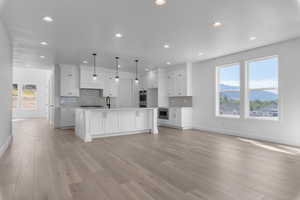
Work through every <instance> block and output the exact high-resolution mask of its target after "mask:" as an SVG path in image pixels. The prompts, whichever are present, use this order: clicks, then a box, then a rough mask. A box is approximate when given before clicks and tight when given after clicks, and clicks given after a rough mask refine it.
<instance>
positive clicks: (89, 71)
mask: <svg viewBox="0 0 300 200" xmlns="http://www.w3.org/2000/svg"><path fill="white" fill-rule="evenodd" d="M93 74H94V69H93V68H92V67H88V66H81V67H80V88H85V89H104V82H105V80H104V79H105V75H106V74H105V73H104V72H103V71H102V72H101V70H99V68H97V67H96V74H97V79H96V80H94V79H93Z"/></svg>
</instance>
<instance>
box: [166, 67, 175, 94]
mask: <svg viewBox="0 0 300 200" xmlns="http://www.w3.org/2000/svg"><path fill="white" fill-rule="evenodd" d="M174 78H175V77H174V72H169V73H168V75H167V79H168V80H167V84H168V89H167V91H168V96H169V97H172V96H175V95H174V93H175V81H174Z"/></svg>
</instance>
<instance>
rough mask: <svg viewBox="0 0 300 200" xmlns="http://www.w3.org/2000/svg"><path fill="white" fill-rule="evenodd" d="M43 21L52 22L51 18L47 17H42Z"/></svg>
mask: <svg viewBox="0 0 300 200" xmlns="http://www.w3.org/2000/svg"><path fill="white" fill-rule="evenodd" d="M43 20H44V21H45V22H53V19H52V17H49V16H45V17H43Z"/></svg>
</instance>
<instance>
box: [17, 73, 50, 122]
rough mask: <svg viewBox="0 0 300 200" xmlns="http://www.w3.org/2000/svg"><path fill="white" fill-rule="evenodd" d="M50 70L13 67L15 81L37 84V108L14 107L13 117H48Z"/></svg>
mask: <svg viewBox="0 0 300 200" xmlns="http://www.w3.org/2000/svg"><path fill="white" fill-rule="evenodd" d="M50 73H51V72H50V71H49V70H42V69H29V68H13V83H17V84H35V85H37V95H38V98H37V102H38V106H37V109H36V110H24V109H14V111H13V118H39V117H47V109H48V106H47V104H48V98H49V96H48V92H49V89H48V87H49V80H50Z"/></svg>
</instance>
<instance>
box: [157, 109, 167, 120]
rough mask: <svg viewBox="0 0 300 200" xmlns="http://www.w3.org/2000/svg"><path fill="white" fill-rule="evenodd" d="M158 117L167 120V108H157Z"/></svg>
mask: <svg viewBox="0 0 300 200" xmlns="http://www.w3.org/2000/svg"><path fill="white" fill-rule="evenodd" d="M158 119H165V120H169V108H158Z"/></svg>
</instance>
